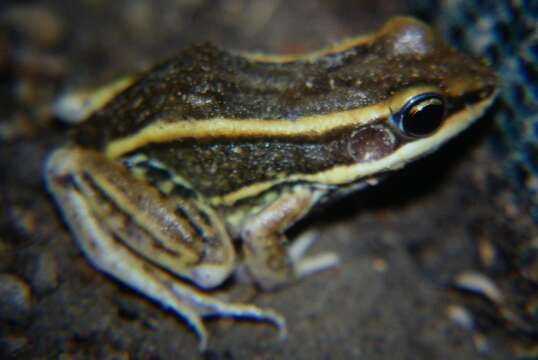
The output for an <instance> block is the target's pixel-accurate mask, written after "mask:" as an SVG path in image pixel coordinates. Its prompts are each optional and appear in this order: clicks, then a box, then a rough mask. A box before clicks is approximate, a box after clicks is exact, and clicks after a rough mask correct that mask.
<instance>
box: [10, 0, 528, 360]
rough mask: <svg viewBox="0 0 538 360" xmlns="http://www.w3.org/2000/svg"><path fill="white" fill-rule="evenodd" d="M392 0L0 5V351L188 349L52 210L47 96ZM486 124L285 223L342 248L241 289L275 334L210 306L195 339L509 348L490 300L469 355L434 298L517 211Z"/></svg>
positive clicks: (396, 9)
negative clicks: (283, 325)
mask: <svg viewBox="0 0 538 360" xmlns="http://www.w3.org/2000/svg"><path fill="white" fill-rule="evenodd" d="M404 9H405V7H404V5H402V4H401V2H397V1H378V2H375V3H372V2H370V1H347V2H346V1H343V0H340V1H334V0H333V1H330V0H318V1H308V0H305V1H293V2H291V1H283V0H282V1H280V0H255V1H246V0H231V1H204V0H183V1H173V0H158V1H127V0H121V1H119V0H118V1H113V2H112V1H98V0H93V1H91V0H79V1H72V0H54V1H41V2H39V1H34V2H30V1H29V2H20V3H18V2H17V3H15V2H13V3H11V4H9V3H8V4H6V5H0V76H1V77H0V149H1V150H0V182H1V186H2V191H1V194H0V202H1V213H0V295H1V296H4V298H2V299H0V357H8V358H21V359H30V358H61V359H71V358H75V359H86V358H104V359H127V358H142V359H192V358H198V354H197V351H196V346H197V341H196V338H195V336H194V334H193V332H192V331H191V330H190V329H189V328H188V327H187V326H186V325H185V323H184V322H182V321H181V320H179V319H178V318H176V317H175V316H174V315H172V314H170V313H167V312H165V311H163V310H162V309H161V308H160V307H159V306H157V305H155V304H154V303H152V302H150V301H148V300H146V299H144V298H143V297H141V296H139V295H138V294H136V293H134V292H133V291H131V290H130V289H128V288H126V287H124V286H122V285H121V284H119V283H117V282H115V281H112V280H111V279H109V278H108V277H106V276H104V275H102V274H100V273H98V272H96V271H94V270H93V268H91V267H90V265H89V264H88V263H87V262H86V260H85V259H84V258H83V257H82V256H81V254H80V251H79V250H78V249H77V247H76V246H75V243H74V241H73V239H72V237H71V235H70V234H69V232H68V231H67V230H66V228H65V225H64V224H63V223H62V221H61V219H60V217H59V214H58V211H57V209H56V208H55V207H54V205H53V204H52V202H51V199H50V197H49V196H48V195H47V193H46V191H45V189H44V187H43V181H42V166H43V161H44V159H45V157H46V154H47V152H49V151H50V150H51V149H52V148H54V147H55V146H57V145H59V144H61V143H62V140H63V139H64V137H65V134H66V130H67V129H68V126H67V125H64V124H62V123H60V122H59V121H58V120H56V119H53V118H52V117H51V116H50V111H49V109H50V108H49V105H50V103H51V101H52V100H53V99H54V97H55V96H57V95H58V94H59V93H60V92H61V91H62V90H65V89H71V88H77V87H87V86H91V85H97V84H100V83H102V82H105V81H107V80H111V79H113V78H114V77H115V76H118V75H122V74H125V73H127V72H129V71H133V70H136V69H138V68H140V67H141V66H143V65H144V64H147V63H151V62H153V61H156V60H159V59H163V58H166V57H167V56H170V55H172V54H174V53H175V52H176V51H177V50H178V49H180V48H182V47H184V46H186V45H188V44H190V43H193V42H194V43H199V42H203V41H207V40H209V41H211V42H213V43H216V44H218V45H220V46H222V47H227V48H233V49H245V50H263V51H273V52H298V51H304V50H311V49H315V48H317V47H319V46H322V45H327V44H329V43H330V42H331V41H334V40H337V39H341V38H343V37H346V36H350V35H354V34H358V33H362V32H364V31H367V30H369V29H370V30H371V29H375V28H376V27H377V26H379V25H380V24H382V23H383V21H384V20H385V19H387V18H388V17H390V16H392V15H394V14H397V13H405V12H406V11H405V10H404ZM491 131H492V124H491V121H489V122H488V120H487V119H485V120H483V121H482V122H481V123H480V124H479V125H478V126H476V127H474V128H473V129H471V130H470V131H467V132H466V133H465V134H463V135H462V136H461V137H460V138H458V139H457V140H456V141H453V142H452V143H450V144H449V145H447V146H445V147H444V148H443V149H442V150H440V151H439V152H438V153H436V154H435V155H433V156H430V157H429V158H427V159H425V160H422V161H420V162H418V163H416V164H414V165H412V166H410V167H409V168H407V169H406V170H405V171H402V172H400V173H397V174H394V176H392V177H391V178H390V179H388V180H387V181H385V182H384V183H382V184H381V185H379V186H378V187H376V188H371V189H368V190H367V191H365V192H362V193H359V194H356V195H353V196H350V197H349V198H347V199H345V200H344V201H341V202H339V203H337V204H334V205H333V206H331V207H329V208H327V209H324V210H323V211H321V212H318V213H317V214H314V216H312V217H311V218H310V219H309V220H307V221H305V222H304V223H302V224H300V225H299V227H298V229H295V230H294V233H299V232H300V231H301V230H307V229H313V228H315V229H316V230H318V231H319V234H320V240H319V242H318V244H317V245H316V247H315V249H313V251H336V252H338V253H340V254H341V257H342V260H343V261H342V266H340V267H339V268H338V269H335V270H332V271H326V272H324V273H321V274H319V275H316V276H312V277H310V278H308V279H306V280H304V281H301V282H300V283H298V284H296V285H292V286H290V287H288V288H285V289H282V290H280V291H278V292H274V293H258V294H256V296H255V297H254V298H253V301H254V302H255V303H256V304H258V305H261V306H265V307H272V308H274V309H277V310H278V311H280V312H281V313H282V314H284V315H285V316H286V318H287V320H288V324H289V337H288V339H287V341H285V342H283V343H279V344H277V343H275V342H274V341H272V336H273V335H274V331H273V329H272V328H271V326H269V325H266V324H262V323H254V322H248V321H230V320H211V321H208V322H207V324H208V327H209V330H210V332H211V334H212V338H211V342H210V345H211V351H210V352H209V353H208V354H206V355H205V357H206V358H207V359H370V360H375V359H456V358H457V359H476V358H480V357H481V356H482V357H484V358H487V359H509V358H511V355H509V352H508V351H507V349H508V348H509V346H508V344H507V342H506V340H505V338H504V337H503V336H501V334H500V332H499V331H496V330H495V329H496V326H495V325H496V321H495V320H494V316H490V317H488V316H485V317H483V318H479V320H481V321H480V322H479V326H478V328H479V329H480V331H485V332H487V334H488V336H487V343H488V345H489V347H490V351H489V352H487V353H485V354H482V355H480V354H479V353H478V351H477V349H476V346H475V342H474V341H473V339H474V338H476V336H477V335H476V334H475V333H474V332H472V331H469V330H464V329H462V328H461V327H460V326H458V325H456V324H454V323H453V322H452V321H450V320H449V319H448V316H447V306H449V305H454V304H464V303H463V302H460V299H461V298H460V297H456V295H455V293H454V292H453V291H452V290H450V289H449V287H448V284H449V282H450V280H451V279H453V278H454V277H455V276H456V275H457V274H459V273H461V272H462V271H465V270H469V269H475V268H477V266H478V265H477V263H478V260H477V258H476V243H477V241H478V240H479V239H484V238H486V239H487V240H489V241H495V237H498V236H513V237H516V238H517V237H518V236H521V235H518V234H523V231H524V230H522V229H527V228H526V226H527V219H526V217H525V216H524V215H523V214H522V213H520V210H519V209H518V207H517V206H516V205H514V204H512V203H511V196H510V193H509V190H508V189H507V188H506V187H505V186H504V181H503V179H502V176H499V175H498V174H499V167H498V165H497V163H496V162H495V161H494V159H493V158H492V156H491V155H490V151H489V147H488V145H487V144H488V142H487V140H488V137H489V136H490V133H491ZM525 231H526V232H527V233H526V234H525V236H528V237H530V236H532V235H529V234H528V231H527V230H525ZM13 276H16V277H13ZM6 284H11V285H13V284H15V285H14V286H15V289H16V290H14V291H11V292H9V291H7V290H5V289H6V288H7V285H6ZM231 286H234V284H233V283H232V284H231ZM235 286H239V285H238V284H235ZM5 294H11V295H10V296H6V295H5ZM486 313H487V311H486Z"/></svg>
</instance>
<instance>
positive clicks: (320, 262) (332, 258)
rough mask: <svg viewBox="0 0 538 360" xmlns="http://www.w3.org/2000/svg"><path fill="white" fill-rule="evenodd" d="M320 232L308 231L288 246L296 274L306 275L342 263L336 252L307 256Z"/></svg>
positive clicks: (299, 275) (298, 275)
mask: <svg viewBox="0 0 538 360" xmlns="http://www.w3.org/2000/svg"><path fill="white" fill-rule="evenodd" d="M317 238H318V234H317V233H316V232H314V231H308V232H306V233H304V234H302V235H301V236H299V238H298V239H297V240H295V241H294V242H293V244H292V245H291V246H290V247H289V248H288V256H289V258H290V260H291V261H292V263H293V268H294V272H295V275H296V276H297V277H305V276H308V275H310V274H313V273H316V272H318V271H322V270H326V269H329V268H332V267H335V266H337V265H339V264H340V257H339V256H338V254H336V253H334V252H325V253H321V254H317V255H313V256H308V257H305V254H306V252H307V251H308V249H309V248H310V247H311V246H312V245H313V244H314V242H315V241H316V240H317Z"/></svg>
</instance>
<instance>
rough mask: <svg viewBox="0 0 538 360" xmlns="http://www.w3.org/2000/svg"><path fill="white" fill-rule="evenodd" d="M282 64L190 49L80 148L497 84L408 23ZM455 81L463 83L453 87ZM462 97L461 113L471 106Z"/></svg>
mask: <svg viewBox="0 0 538 360" xmlns="http://www.w3.org/2000/svg"><path fill="white" fill-rule="evenodd" d="M283 59H284V58H279V57H271V56H263V55H261V56H260V55H258V56H256V55H252V56H240V55H237V54H231V53H229V52H226V51H222V50H219V49H217V48H215V47H214V46H211V45H207V44H206V45H201V46H194V47H191V48H188V49H186V50H184V51H182V52H181V53H180V54H179V55H178V56H176V57H175V58H173V59H171V60H169V61H167V62H165V63H163V64H161V65H159V66H157V67H154V68H152V69H151V70H150V71H148V72H147V73H146V74H144V75H143V76H142V77H140V78H139V79H138V80H137V81H135V82H134V83H133V84H132V85H131V86H130V87H128V88H127V89H126V90H125V91H123V92H122V93H121V94H119V95H118V96H116V97H115V98H114V99H112V100H111V101H110V102H109V103H108V104H107V105H106V106H104V107H103V108H102V109H100V110H98V111H96V112H95V113H94V114H93V115H92V116H91V117H90V118H89V119H88V121H86V122H85V123H83V124H82V125H81V126H79V127H78V129H77V130H75V136H74V138H75V141H76V142H77V143H79V144H82V145H85V146H92V147H104V146H105V145H106V144H109V143H110V142H111V141H114V140H116V139H121V138H125V137H126V136H129V135H133V134H136V133H137V132H139V131H141V130H143V129H144V128H146V127H149V126H152V125H155V124H157V123H161V124H162V123H178V122H188V123H192V122H193V121H210V120H211V119H235V120H241V119H243V120H258V121H263V120H268V119H283V120H291V121H296V120H299V119H301V118H302V117H308V116H314V115H326V114H333V113H338V112H341V111H346V110H351V109H357V108H365V107H368V106H375V105H376V104H381V103H383V101H385V100H386V99H387V98H389V97H391V96H394V94H397V93H398V92H399V91H401V90H403V89H406V88H408V87H410V86H413V85H416V84H420V85H432V86H435V87H437V88H440V89H443V90H450V89H451V88H454V87H457V86H456V85H455V84H456V81H457V80H458V79H465V81H466V82H472V81H474V82H475V83H483V86H477V88H480V90H481V91H482V90H483V89H485V88H488V91H489V92H491V91H493V88H494V86H495V78H494V76H493V74H491V72H490V71H489V69H488V68H487V67H485V66H484V65H483V64H482V63H481V62H479V61H477V60H476V59H472V58H469V57H467V56H464V55H461V54H458V53H456V52H455V51H453V50H452V49H449V48H447V47H446V46H445V45H444V44H443V43H442V42H441V41H440V40H438V39H437V38H436V37H435V36H434V35H433V34H432V32H431V30H430V29H429V28H428V27H427V26H426V25H424V24H422V23H420V22H417V21H415V20H411V19H407V18H399V19H397V20H393V21H391V22H389V23H388V24H387V25H386V26H385V27H384V28H383V29H382V30H381V31H380V32H378V33H377V34H374V35H372V36H369V37H364V38H359V39H350V40H348V41H346V42H344V43H342V44H340V45H336V46H335V47H333V48H330V49H325V50H322V51H320V52H318V53H317V54H310V55H305V56H302V57H301V56H297V57H293V56H292V57H289V59H285V60H283ZM449 74H457V77H456V80H454V79H452V80H450V81H449V79H450V78H451V77H450V76H448V75H449ZM458 86H459V87H460V88H461V87H462V86H463V87H464V86H465V84H463V85H458ZM459 95H460V94H456V96H459ZM449 100H450V99H449ZM460 100H461V99H459V103H457V104H456V103H454V105H453V106H463V104H464V102H462V101H460ZM449 104H450V101H449ZM267 124H269V123H266V125H267ZM260 126H261V125H260Z"/></svg>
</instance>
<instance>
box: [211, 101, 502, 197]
mask: <svg viewBox="0 0 538 360" xmlns="http://www.w3.org/2000/svg"><path fill="white" fill-rule="evenodd" d="M494 99H495V95H493V96H491V97H489V98H487V99H485V100H483V101H481V102H479V103H477V104H476V105H475V106H470V107H467V108H466V109H465V111H461V112H459V113H457V114H455V115H453V116H452V117H450V118H448V119H446V122H445V124H444V125H443V127H442V128H441V129H439V130H438V131H437V132H436V133H435V134H433V135H432V136H429V137H426V138H424V139H420V140H416V141H413V142H409V143H407V144H405V145H404V146H402V147H400V148H399V149H398V150H397V151H395V152H394V153H392V154H391V155H389V156H387V157H384V158H381V159H379V160H376V161H371V162H366V163H357V164H355V165H341V166H335V167H333V168H330V169H328V170H326V171H321V172H318V173H315V174H295V175H292V176H289V177H287V178H285V179H283V180H282V181H281V182H295V181H308V182H316V183H322V184H327V185H331V184H334V185H337V184H345V183H350V182H353V181H356V180H359V179H361V178H363V177H367V176H368V175H371V174H380V173H383V172H384V171H390V170H396V169H398V168H401V167H403V166H404V165H405V164H406V163H408V162H411V161H412V160H414V159H416V158H417V157H420V156H422V155H426V154H428V153H431V152H432V151H434V150H435V149H437V148H438V147H439V146H441V145H442V144H443V143H444V142H445V141H447V140H448V139H450V138H452V137H454V136H455V135H457V134H458V133H460V132H461V131H463V130H464V129H465V128H467V127H468V126H469V125H471V124H472V122H473V121H474V120H476V119H478V118H479V117H480V116H481V115H482V113H483V112H484V111H485V109H487V108H488V106H489V105H490V104H491V103H492V102H493V100H494ZM278 183H279V182H278V181H277V182H275V181H266V182H260V183H255V184H253V185H251V186H245V187H243V188H241V189H240V190H237V191H235V192H232V193H229V194H226V195H224V196H216V197H213V198H211V203H212V204H213V205H214V206H219V205H224V206H231V205H233V204H234V203H235V202H237V201H239V200H241V199H245V198H249V197H251V196H254V195H256V194H259V193H260V192H262V191H265V190H268V189H269V188H271V187H272V186H274V185H275V184H278Z"/></svg>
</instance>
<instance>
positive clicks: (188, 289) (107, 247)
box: [46, 149, 285, 349]
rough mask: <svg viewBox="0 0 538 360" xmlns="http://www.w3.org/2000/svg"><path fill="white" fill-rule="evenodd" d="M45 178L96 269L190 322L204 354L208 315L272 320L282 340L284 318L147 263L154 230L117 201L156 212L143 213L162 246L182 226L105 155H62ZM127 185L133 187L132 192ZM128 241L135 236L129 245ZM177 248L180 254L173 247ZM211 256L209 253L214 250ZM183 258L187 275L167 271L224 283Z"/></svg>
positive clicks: (153, 195) (55, 157)
mask: <svg viewBox="0 0 538 360" xmlns="http://www.w3.org/2000/svg"><path fill="white" fill-rule="evenodd" d="M100 165H102V166H100ZM103 171H104V172H103ZM107 171H111V172H113V174H112V173H111V174H107V173H106V172H107ZM116 171H117V172H116ZM46 175H47V185H48V187H49V190H50V191H51V192H52V193H53V194H54V196H55V198H56V200H57V201H58V204H59V205H60V208H61V210H62V212H63V214H64V216H65V220H66V221H67V223H68V224H69V227H70V228H71V230H72V231H73V233H74V234H75V237H76V239H77V241H78V243H79V246H80V247H81V248H82V250H83V252H84V253H85V255H86V256H87V257H88V258H89V260H90V261H91V262H92V263H93V264H94V265H95V266H96V267H97V268H98V269H100V270H102V271H104V272H106V273H108V274H110V275H112V276H114V277H115V278H117V279H119V280H120V281H123V282H125V283H126V284H128V285H129V286H131V287H133V288H135V289H136V290H138V291H140V292H141V293H143V294H145V295H146V296H148V297H150V298H152V299H154V300H156V301H157V302H159V303H160V304H162V305H163V306H165V307H167V308H170V309H172V310H173V311H175V312H176V313H178V314H179V315H181V316H182V317H184V318H185V319H186V320H187V322H188V323H189V324H190V325H191V326H192V327H193V328H194V330H195V331H196V333H197V334H198V335H199V337H200V348H202V349H203V348H205V346H206V341H207V333H206V330H205V328H204V325H203V323H202V320H201V319H202V317H203V316H208V315H218V316H238V317H249V318H254V319H259V320H267V321H271V322H273V323H274V324H276V325H277V326H278V327H279V329H280V331H281V335H283V334H284V333H285V323H284V319H283V318H282V317H281V316H280V315H279V314H277V313H275V312H273V311H271V310H264V309H259V308H257V307H255V306H252V305H244V304H227V303H225V302H222V301H219V300H217V299H214V298H212V297H211V296H208V295H206V294H204V293H203V292H201V291H199V290H197V289H196V288H194V287H192V286H189V285H187V284H186V283H184V282H182V281H180V280H179V279H177V278H175V277H173V276H171V275H170V274H169V273H168V272H166V271H164V270H162V269H161V268H159V267H157V266H154V265H153V264H152V263H151V262H149V261H147V260H146V259H145V258H144V255H145V254H143V251H145V250H147V249H146V248H144V246H145V245H148V244H149V241H151V240H152V238H151V237H150V235H149V234H148V232H149V231H150V230H151V231H155V229H151V228H150V229H147V228H144V226H143V225H140V223H139V224H137V225H138V227H137V226H134V225H133V224H131V222H142V220H148V219H138V218H137V216H136V215H133V218H132V219H130V218H129V216H127V215H130V214H129V209H128V204H124V203H123V202H119V203H118V202H117V200H118V197H119V196H120V195H124V196H126V197H129V196H132V197H136V196H138V197H139V198H138V199H135V198H132V199H131V200H133V201H136V200H138V201H140V203H138V205H141V204H142V203H146V204H145V205H144V206H145V208H144V210H145V212H148V213H151V211H156V212H157V213H156V214H151V215H150V214H145V215H147V216H150V217H152V216H153V218H151V220H154V221H157V224H155V226H156V227H157V228H158V229H160V230H161V231H162V233H152V235H153V236H156V237H157V240H162V239H163V238H162V237H163V236H166V235H170V234H169V233H167V232H168V231H178V233H177V234H176V238H179V237H180V236H182V233H181V231H180V230H179V229H178V228H177V227H178V225H177V224H175V223H174V222H175V221H176V220H177V219H176V216H177V215H176V214H175V213H174V212H173V211H168V210H169V209H168V208H167V207H166V206H165V207H163V208H160V210H161V212H158V211H157V210H156V209H153V206H154V205H155V204H153V205H152V204H147V202H148V201H149V202H151V201H156V199H158V198H159V195H158V193H157V192H156V191H155V192H154V191H153V189H152V188H151V187H149V186H143V187H142V188H138V187H139V186H142V185H143V183H142V182H140V181H137V180H134V179H131V178H130V177H127V179H126V178H124V176H125V175H128V172H127V171H124V170H123V168H122V167H121V166H119V165H115V164H113V163H109V162H108V161H106V159H104V158H103V157H102V156H101V155H99V154H97V153H94V152H90V151H85V150H77V149H71V150H64V149H60V150H58V151H56V152H55V153H54V154H52V155H51V157H50V158H49V160H48V161H47V167H46ZM103 177H104V178H106V179H103ZM124 186H129V187H130V190H131V193H129V191H127V190H126V188H124ZM137 190H143V192H141V193H138V192H137ZM135 193H137V194H138V195H136V194H135ZM106 196H112V197H115V198H114V199H110V198H109V199H108V200H109V201H106V202H105V201H103V200H105V197H106ZM123 200H125V199H123ZM120 204H121V205H120ZM159 205H162V204H159ZM119 207H122V208H119ZM159 221H160V222H159ZM167 221H168V222H167ZM142 224H143V222H142ZM131 225H133V226H131ZM183 231H184V230H183ZM127 236H129V238H128V239H127V238H126V237H127ZM192 240H193V239H190V240H189V241H192ZM167 241H171V239H167ZM185 241H187V240H185ZM177 242H178V243H180V242H181V239H178V240H177ZM174 245H175V246H176V248H174V247H173V246H174ZM159 246H167V247H171V249H170V252H171V254H168V256H172V252H174V251H179V250H180V249H183V248H182V247H181V246H179V245H178V244H174V243H168V242H164V243H163V244H159ZM230 246H231V245H230ZM186 249H188V248H186ZM231 250H233V249H231ZM160 251H162V252H163V253H162V254H160V253H157V254H151V255H153V256H156V258H155V259H154V258H152V260H154V261H156V262H161V261H162V263H160V265H162V266H163V267H167V261H169V260H170V258H167V257H166V256H165V255H166V252H165V251H164V250H162V249H160ZM207 252H208V254H211V251H207ZM217 253H219V254H220V255H221V256H224V254H222V251H221V252H218V251H217ZM178 254H179V253H178ZM178 254H175V255H174V256H179V258H178V259H177V261H178V262H179V263H181V264H182V266H184V268H177V269H174V270H171V269H169V270H170V271H174V272H177V273H182V274H186V275H185V276H190V277H191V278H194V279H198V280H200V279H202V280H205V281H206V282H207V283H214V282H215V278H221V277H222V274H218V275H216V276H213V278H211V275H209V277H210V279H209V281H208V279H207V275H200V274H197V273H196V271H195V270H196V267H195V266H191V267H188V266H186V260H183V258H187V259H190V258H191V257H194V255H193V254H191V253H189V252H185V255H184V254H183V253H181V254H179V255H178ZM232 256H233V255H232ZM219 260H223V259H219ZM232 264H233V261H232ZM209 266H210V267H211V266H213V265H211V264H210V265H209ZM193 269H194V270H193ZM229 271H230V270H225V271H224V273H226V274H227V273H228V272H229ZM201 272H202V273H204V272H207V269H203V267H202V270H201ZM193 274H194V275H193ZM217 280H218V279H217ZM212 285H214V284H212Z"/></svg>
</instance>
